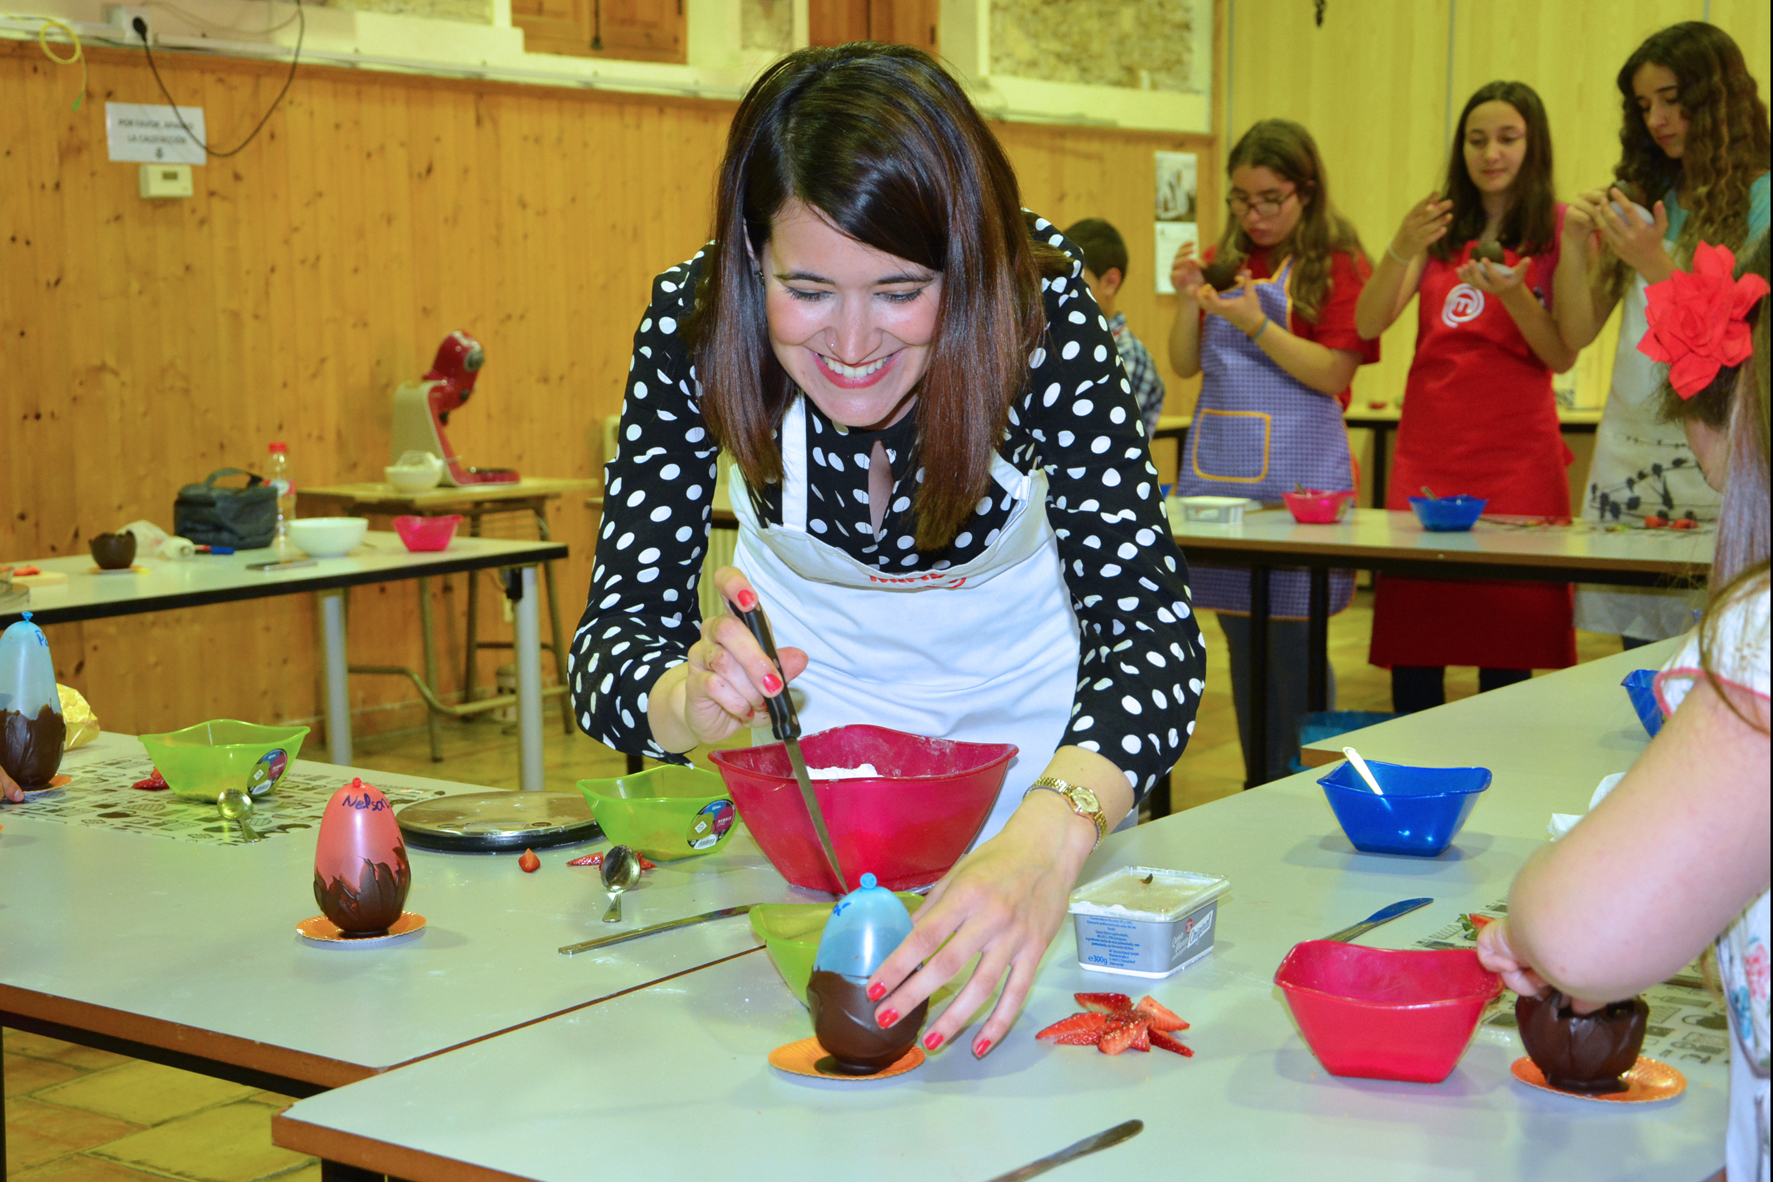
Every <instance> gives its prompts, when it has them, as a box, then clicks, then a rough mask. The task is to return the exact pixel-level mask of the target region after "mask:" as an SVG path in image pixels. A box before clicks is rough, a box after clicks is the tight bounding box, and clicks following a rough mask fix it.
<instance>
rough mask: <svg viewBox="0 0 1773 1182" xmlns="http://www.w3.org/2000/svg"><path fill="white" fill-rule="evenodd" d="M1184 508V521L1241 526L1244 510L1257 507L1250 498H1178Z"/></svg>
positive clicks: (1177, 500)
mask: <svg viewBox="0 0 1773 1182" xmlns="http://www.w3.org/2000/svg"><path fill="white" fill-rule="evenodd" d="M1175 500H1176V502H1177V503H1178V504H1180V505H1181V506H1182V520H1184V521H1198V522H1201V523H1203V524H1219V525H1239V524H1241V523H1242V522H1243V519H1244V510H1245V509H1249V508H1252V507H1254V506H1255V504H1256V502H1254V501H1251V500H1250V499H1249V498H1248V497H1206V496H1200V497H1177V498H1175Z"/></svg>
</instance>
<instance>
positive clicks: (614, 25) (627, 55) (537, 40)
mask: <svg viewBox="0 0 1773 1182" xmlns="http://www.w3.org/2000/svg"><path fill="white" fill-rule="evenodd" d="M683 4H684V0H511V23H512V24H514V25H516V26H517V27H518V28H520V29H522V30H523V47H524V49H525V50H527V51H528V52H530V53H565V54H572V55H574V56H577V57H607V58H624V59H627V60H630V61H642V62H677V63H680V64H687V63H688V61H689V53H688V44H689V39H688V38H687V37H686V36H685V21H684V15H683Z"/></svg>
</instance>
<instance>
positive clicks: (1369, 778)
mask: <svg viewBox="0 0 1773 1182" xmlns="http://www.w3.org/2000/svg"><path fill="white" fill-rule="evenodd" d="M1342 754H1344V755H1346V756H1348V762H1349V763H1352V764H1353V765H1354V770H1355V771H1357V772H1359V773H1360V774H1361V779H1363V780H1365V781H1366V782H1367V787H1369V788H1371V789H1372V790H1373V795H1374V796H1384V795H1385V790H1384V789H1382V788H1380V787H1379V781H1378V780H1376V779H1374V778H1373V769H1372V768H1370V767H1368V766H1367V761H1366V760H1364V759H1362V758H1361V753H1360V752H1359V751H1356V750H1355V749H1354V748H1353V747H1344V748H1342Z"/></svg>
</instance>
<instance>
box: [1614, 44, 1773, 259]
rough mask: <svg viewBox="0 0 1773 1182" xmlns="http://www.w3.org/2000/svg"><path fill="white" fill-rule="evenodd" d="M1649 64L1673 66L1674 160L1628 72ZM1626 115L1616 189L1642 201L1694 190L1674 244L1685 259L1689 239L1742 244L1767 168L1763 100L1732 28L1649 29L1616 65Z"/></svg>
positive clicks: (1678, 255) (1634, 72) (1690, 246)
mask: <svg viewBox="0 0 1773 1182" xmlns="http://www.w3.org/2000/svg"><path fill="white" fill-rule="evenodd" d="M1648 65H1656V66H1662V67H1664V68H1666V69H1668V70H1669V71H1671V72H1672V73H1673V74H1674V76H1675V82H1676V83H1677V85H1678V86H1679V87H1680V94H1679V98H1678V101H1679V103H1680V104H1681V111H1682V113H1683V114H1685V116H1686V118H1687V121H1688V127H1687V139H1686V144H1685V146H1684V147H1683V149H1682V151H1681V158H1680V159H1679V160H1673V159H1670V158H1669V156H1668V154H1667V153H1666V152H1664V151H1663V150H1662V149H1661V148H1660V147H1659V146H1657V143H1656V141H1655V140H1654V139H1653V138H1651V136H1650V129H1649V127H1648V126H1647V125H1646V124H1645V122H1644V113H1643V111H1641V110H1639V109H1638V98H1637V93H1636V92H1635V91H1634V90H1633V89H1632V79H1633V78H1634V77H1636V75H1637V72H1638V71H1639V70H1641V69H1643V68H1644V67H1645V66H1648ZM1618 85H1619V94H1620V97H1621V98H1622V99H1623V100H1624V106H1625V122H1624V124H1623V126H1622V127H1621V128H1620V131H1619V145H1620V156H1619V163H1618V165H1617V166H1616V167H1615V168H1614V169H1613V175H1614V176H1616V177H1617V178H1618V179H1619V180H1620V182H1621V188H1623V189H1624V190H1625V191H1626V192H1627V193H1630V194H1631V195H1632V196H1633V197H1634V198H1635V199H1637V200H1639V201H1642V202H1643V203H1644V204H1645V205H1646V206H1648V205H1654V204H1655V203H1656V202H1657V201H1660V200H1663V199H1664V198H1667V197H1669V196H1672V195H1673V194H1674V193H1675V192H1676V191H1677V190H1678V189H1680V188H1682V187H1683V183H1684V185H1685V187H1686V189H1687V190H1688V192H1689V193H1690V194H1691V205H1690V206H1689V207H1688V208H1687V222H1686V224H1685V225H1684V226H1682V227H1681V233H1680V236H1679V238H1678V239H1677V240H1676V244H1675V257H1676V259H1677V260H1679V261H1681V262H1683V263H1684V262H1685V261H1686V260H1687V259H1690V258H1691V257H1692V255H1693V245H1694V244H1695V243H1697V242H1709V243H1711V244H1712V245H1714V246H1728V247H1729V248H1730V249H1732V250H1740V249H1741V248H1742V246H1743V244H1744V243H1745V242H1746V241H1747V239H1748V189H1749V186H1750V185H1752V184H1754V182H1755V178H1756V177H1758V176H1760V175H1761V174H1762V173H1763V172H1766V171H1767V151H1768V135H1767V104H1766V103H1764V102H1762V101H1761V98H1760V95H1759V93H1758V92H1757V90H1756V87H1755V80H1754V76H1753V75H1752V74H1750V73H1749V72H1748V66H1747V64H1746V63H1745V62H1744V61H1743V60H1742V50H1741V49H1739V48H1738V47H1737V45H1736V42H1734V41H1732V40H1731V39H1730V34H1728V33H1726V32H1724V31H1723V30H1722V29H1720V28H1718V27H1717V26H1716V25H1712V24H1707V23H1705V22H1704V21H1683V22H1682V23H1680V24H1678V25H1670V26H1669V27H1668V28H1666V29H1662V30H1660V31H1659V32H1656V33H1652V34H1651V35H1650V37H1649V39H1648V40H1646V41H1645V42H1644V43H1643V44H1642V45H1640V46H1638V47H1637V49H1636V50H1635V51H1634V52H1633V53H1632V55H1631V56H1630V57H1629V58H1627V59H1626V60H1625V65H1623V66H1621V67H1620V69H1619V78H1618Z"/></svg>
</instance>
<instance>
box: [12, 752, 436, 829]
mask: <svg viewBox="0 0 1773 1182" xmlns="http://www.w3.org/2000/svg"><path fill="white" fill-rule="evenodd" d="M153 770H154V761H153V760H151V759H148V758H146V757H145V756H134V757H119V758H116V759H106V760H99V761H95V762H92V763H81V764H79V765H77V766H73V767H64V768H63V771H64V772H65V773H66V774H67V775H68V776H69V777H70V780H69V783H67V784H66V785H64V786H62V787H60V788H56V789H52V790H50V791H48V792H39V793H33V794H32V796H31V799H30V800H28V801H26V802H25V803H24V804H22V805H9V806H7V811H8V812H14V811H16V815H18V816H20V817H30V818H31V819H32V820H37V821H56V822H60V823H61V824H64V825H84V826H99V827H101V828H106V829H119V830H122V831H124V832H126V833H142V834H146V835H148V836H149V837H168V838H172V839H173V840H175V841H199V842H206V843H208V844H210V845H245V844H247V843H248V842H252V841H259V840H264V839H266V838H274V837H276V836H278V835H279V834H283V833H290V832H295V831H301V830H310V829H315V828H317V827H318V826H319V824H320V815H321V813H323V812H324V811H325V810H326V802H327V801H328V800H331V799H332V794H333V793H334V792H337V791H338V790H339V788H340V787H341V786H343V785H344V783H345V782H346V779H347V778H348V777H341V776H339V775H337V774H335V775H330V776H328V775H322V774H316V773H314V772H311V771H308V770H306V769H302V770H297V769H296V768H294V767H292V768H290V769H289V770H288V771H286V772H284V774H283V778H282V779H281V780H279V781H278V782H277V789H276V791H274V792H271V793H268V794H267V795H264V796H257V797H254V798H253V811H252V815H251V816H250V817H247V818H245V824H244V825H242V824H240V823H237V822H234V821H229V820H225V819H223V817H222V816H221V814H220V813H218V812H217V811H216V807H215V806H214V805H213V804H202V803H199V802H196V801H190V800H180V799H179V798H178V797H176V796H174V795H173V794H172V793H171V792H166V791H162V792H149V791H145V790H143V789H140V788H135V787H132V785H134V784H135V783H136V782H137V781H138V780H145V779H147V778H148V776H149V774H150V773H152V772H153ZM376 787H377V788H379V789H381V792H382V794H383V795H384V796H386V797H387V798H388V801H389V803H391V804H393V805H394V806H395V807H399V806H400V805H403V804H411V803H412V802H413V801H415V800H429V799H431V798H432V797H435V796H444V795H447V794H448V791H449V789H447V788H444V787H437V788H422V789H421V788H396V787H389V786H386V785H384V784H380V783H378V784H377V785H376Z"/></svg>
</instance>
